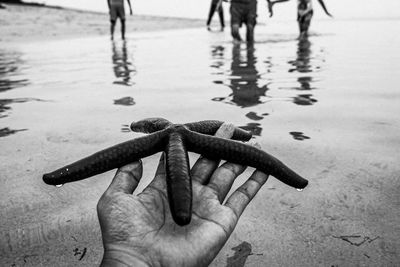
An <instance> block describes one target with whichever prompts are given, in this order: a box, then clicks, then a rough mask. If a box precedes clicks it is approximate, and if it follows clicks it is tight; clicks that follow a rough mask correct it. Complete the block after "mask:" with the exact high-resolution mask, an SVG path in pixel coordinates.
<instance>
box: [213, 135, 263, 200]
mask: <svg viewBox="0 0 400 267" xmlns="http://www.w3.org/2000/svg"><path fill="white" fill-rule="evenodd" d="M249 145H251V146H254V147H257V148H259V149H261V146H260V144H259V143H257V142H251V143H249ZM246 168H247V166H245V165H240V164H235V163H232V162H225V163H224V164H222V165H221V166H220V167H219V168H218V169H217V170H216V171H215V172H214V173H213V175H212V176H211V179H210V183H209V184H208V185H207V186H208V187H210V188H212V189H213V190H214V191H215V193H216V194H217V196H218V199H219V201H220V202H221V203H222V202H223V201H224V199H225V197H226V195H227V194H228V193H229V190H231V187H232V185H233V182H234V181H235V179H236V178H237V177H238V176H239V175H240V174H242V173H243V172H244V170H245V169H246Z"/></svg>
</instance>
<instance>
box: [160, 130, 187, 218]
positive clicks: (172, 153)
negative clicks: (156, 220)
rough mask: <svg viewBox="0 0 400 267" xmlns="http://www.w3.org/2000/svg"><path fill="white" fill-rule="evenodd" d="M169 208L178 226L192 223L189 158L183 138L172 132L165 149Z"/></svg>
mask: <svg viewBox="0 0 400 267" xmlns="http://www.w3.org/2000/svg"><path fill="white" fill-rule="evenodd" d="M165 154H166V166H165V169H166V174H167V190H168V199H169V206H170V209H171V214H172V217H173V219H174V221H175V222H176V223H177V224H178V225H186V224H189V223H190V219H191V216H192V180H191V178H190V174H189V169H190V165H189V157H188V154H187V151H186V147H185V144H184V142H183V140H182V136H181V135H180V134H179V133H177V132H172V133H171V134H170V136H169V140H168V144H167V146H166V148H165Z"/></svg>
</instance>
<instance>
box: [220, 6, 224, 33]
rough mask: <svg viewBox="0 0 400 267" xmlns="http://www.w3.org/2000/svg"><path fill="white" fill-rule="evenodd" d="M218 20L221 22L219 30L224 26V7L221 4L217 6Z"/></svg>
mask: <svg viewBox="0 0 400 267" xmlns="http://www.w3.org/2000/svg"><path fill="white" fill-rule="evenodd" d="M218 15H219V22H220V23H221V31H223V30H224V28H225V20H224V9H223V7H222V5H220V6H219V8H218Z"/></svg>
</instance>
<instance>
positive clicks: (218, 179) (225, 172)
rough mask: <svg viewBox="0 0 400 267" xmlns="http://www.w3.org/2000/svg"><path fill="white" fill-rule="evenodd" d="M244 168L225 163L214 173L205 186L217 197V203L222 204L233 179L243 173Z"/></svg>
mask: <svg viewBox="0 0 400 267" xmlns="http://www.w3.org/2000/svg"><path fill="white" fill-rule="evenodd" d="M245 169H246V166H243V165H239V164H234V163H231V162H225V163H224V164H222V165H221V166H220V167H219V168H218V169H216V170H215V171H214V173H213V174H212V176H211V179H210V183H209V184H208V185H207V186H208V187H210V188H211V189H213V191H214V192H215V194H216V195H217V196H218V199H219V202H221V203H222V202H223V201H224V199H225V197H226V195H227V194H228V192H229V190H230V189H231V187H232V184H233V182H234V181H235V179H236V178H237V177H238V176H239V175H240V174H241V173H243V172H244V170H245Z"/></svg>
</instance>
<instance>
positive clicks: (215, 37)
mask: <svg viewBox="0 0 400 267" xmlns="http://www.w3.org/2000/svg"><path fill="white" fill-rule="evenodd" d="M394 24H395V25H400V22H399V21H398V20H394V21H385V20H379V21H320V22H318V23H315V24H313V34H312V35H311V37H310V38H309V40H308V41H306V42H299V41H297V40H296V35H297V32H296V30H297V28H296V25H295V24H290V23H289V24H279V25H268V27H259V28H257V40H258V41H257V43H256V45H255V49H248V48H247V47H246V46H245V45H243V44H242V45H241V46H233V45H232V43H231V39H230V36H229V33H227V32H226V33H208V32H206V31H205V29H203V28H201V29H181V30H171V31H155V32H149V33H135V34H132V33H130V34H129V35H128V40H127V42H121V41H116V42H110V40H109V39H108V36H106V35H104V36H97V37H96V36H92V37H79V38H68V39H63V40H58V39H57V38H55V39H53V40H46V41H39V40H36V41H31V42H19V41H15V42H12V41H10V42H3V43H1V45H0V55H1V56H0V64H1V65H0V67H1V68H0V70H1V71H2V72H1V74H0V75H1V76H0V78H1V83H0V129H1V135H0V147H1V150H0V170H1V175H0V182H1V184H2V186H1V187H0V222H1V223H0V255H1V258H0V265H2V266H12V265H13V264H15V266H22V265H24V266H38V265H39V266H40V265H45V266H71V265H79V266H96V265H97V264H98V263H99V262H100V260H101V255H102V245H101V236H100V230H99V225H98V221H97V216H96V209H95V207H96V203H97V201H98V199H99V197H100V196H101V194H102V193H103V192H104V190H105V189H106V188H107V186H108V184H109V182H110V180H111V177H112V175H113V173H114V172H113V171H110V172H108V173H105V174H101V175H98V176H96V177H93V178H91V179H87V180H85V181H80V182H77V183H73V184H66V185H64V186H63V187H61V188H55V187H52V186H47V185H45V184H44V183H43V182H42V180H41V177H42V175H43V173H45V172H48V171H51V170H53V169H55V168H58V167H60V166H63V165H65V164H66V163H70V162H72V161H75V160H77V159H79V158H81V157H83V156H86V155H88V154H91V153H93V152H96V151H98V150H100V149H103V148H105V147H107V146H110V145H113V144H116V143H119V142H122V141H125V140H128V139H130V138H133V137H136V136H139V135H138V134H135V133H130V132H126V126H125V125H127V124H129V123H130V122H131V121H134V120H139V119H142V118H146V117H154V116H163V117H165V118H168V119H170V120H171V121H173V122H190V121H197V120H202V119H218V120H225V121H230V122H232V123H234V124H236V125H238V126H242V127H244V128H246V129H251V130H252V131H253V132H254V133H255V141H257V142H259V143H260V144H261V146H262V147H263V148H264V149H265V150H266V151H268V152H269V153H271V154H273V155H275V156H277V157H278V158H280V159H281V160H282V161H284V162H285V163H286V164H287V165H289V166H291V167H292V168H293V169H294V170H296V171H298V172H299V173H300V174H301V175H302V176H304V177H306V178H308V179H309V180H310V185H309V187H307V188H306V189H305V190H304V191H303V192H297V191H296V190H294V189H292V188H289V187H287V186H285V185H284V184H282V183H280V182H279V181H277V180H276V179H274V178H271V179H270V180H269V181H268V182H267V184H266V185H265V186H264V187H263V189H262V190H261V191H260V192H259V194H258V195H257V197H256V198H255V199H254V200H253V202H252V203H251V204H250V205H249V207H248V208H247V210H246V211H245V212H244V214H243V216H242V218H241V219H240V221H239V223H238V225H237V227H236V229H235V231H234V233H233V235H232V236H231V238H230V239H229V241H228V243H227V244H226V245H225V247H224V248H223V250H222V251H221V252H220V254H219V255H218V257H217V258H216V259H215V261H214V262H213V263H212V264H211V266H218V267H219V266H227V264H228V263H229V264H231V265H230V266H396V264H398V262H399V261H400V256H399V253H398V251H400V242H399V240H400V227H399V223H398V222H399V219H400V209H399V208H400V198H399V195H398V192H399V189H400V181H399V173H400V167H399V165H398V162H399V159H400V158H399V155H400V136H399V134H398V132H399V128H400V120H399V117H398V114H400V106H399V105H398V100H399V96H400V95H399V91H398V84H399V82H400V80H399V77H400V73H399V70H400V68H399V63H398V62H400V61H399V55H398V53H397V50H398V47H399V40H400V39H399V38H398V36H396V35H395V34H394V33H391V32H388V31H382V30H381V29H384V28H390V27H388V25H392V26H393V25H394ZM187 36H191V38H187ZM193 48H195V49H193ZM166 51H167V52H166ZM155 77H156V78H155ZM182 111H184V112H182ZM158 157H159V155H154V156H151V157H149V158H146V159H144V160H143V162H144V174H143V183H142V184H141V185H140V188H143V187H144V186H145V185H146V184H147V183H148V182H149V181H150V180H151V177H152V175H153V174H154V168H155V165H156V164H157V162H158ZM196 157H197V155H191V162H192V163H193V161H194V160H195V159H196ZM250 172H251V170H248V171H247V172H246V173H245V174H244V175H242V176H241V177H240V178H239V179H238V180H237V183H236V184H235V185H234V187H237V186H238V185H239V184H241V183H242V182H243V181H244V179H245V178H246V175H248V174H249V173H250ZM140 188H139V190H140Z"/></svg>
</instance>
